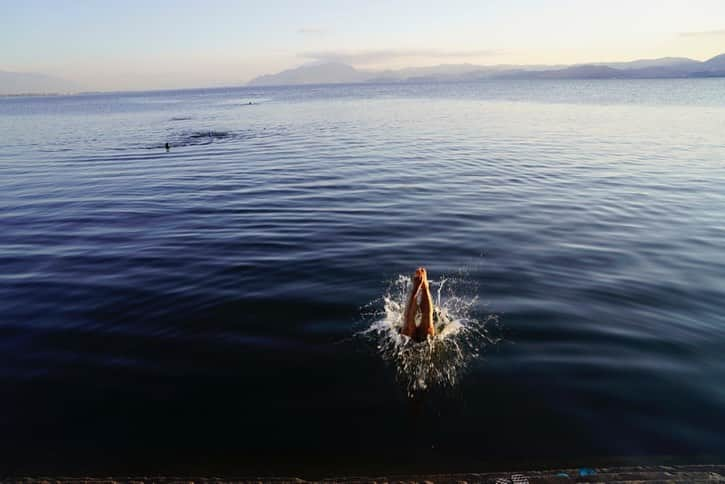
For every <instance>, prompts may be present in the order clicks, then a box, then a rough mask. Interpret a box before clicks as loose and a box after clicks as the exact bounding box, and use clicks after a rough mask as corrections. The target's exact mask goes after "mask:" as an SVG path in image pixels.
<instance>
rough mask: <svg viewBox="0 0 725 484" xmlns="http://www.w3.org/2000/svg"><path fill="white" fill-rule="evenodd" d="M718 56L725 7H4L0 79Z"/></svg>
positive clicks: (523, 3)
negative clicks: (322, 65)
mask: <svg viewBox="0 0 725 484" xmlns="http://www.w3.org/2000/svg"><path fill="white" fill-rule="evenodd" d="M723 52H725V0H518V1H517V0H488V1H486V0H445V1H435V2H434V1H425V0H415V1H402V0H401V1H394V0H390V1H382V0H358V1H352V0H349V1H346V0H338V1H322V0H265V1H232V0H195V1H191V0H164V1H161V0H159V1H154V0H144V1H136V0H125V1H118V2H116V1H109V0H97V1H92V0H23V1H16V0H0V70H7V71H25V72H42V73H46V74H52V75H57V76H61V77H64V78H66V79H69V80H72V81H75V82H77V83H79V84H81V85H82V86H84V87H86V88H89V89H141V88H174V87H192V86H210V85H229V84H239V83H242V82H246V81H248V80H249V79H251V78H252V77H255V76H257V75H260V74H267V73H271V72H276V71H279V70H282V69H286V68H290V67H296V66H298V65H301V64H304V63H307V62H313V61H324V60H340V61H343V62H348V63H350V64H352V65H354V66H356V67H359V68H364V69H365V68H384V67H393V68H395V67H407V66H418V65H433V64H449V63H462V62H471V63H477V64H500V63H515V64H534V63H536V64H559V63H561V64H569V63H576V62H591V61H618V60H632V59H637V58H653V57H663V56H686V57H692V58H695V59H700V60H703V59H706V58H709V57H712V56H714V55H717V54H720V53H723Z"/></svg>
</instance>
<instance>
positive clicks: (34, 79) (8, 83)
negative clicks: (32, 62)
mask: <svg viewBox="0 0 725 484" xmlns="http://www.w3.org/2000/svg"><path fill="white" fill-rule="evenodd" d="M78 90H80V87H79V86H78V85H77V84H75V83H72V82H70V81H66V80H65V79H61V78H59V77H53V76H46V75H45V74H35V73H29V72H7V71H0V95H18V94H59V93H61V94H62V93H68V92H77V91H78Z"/></svg>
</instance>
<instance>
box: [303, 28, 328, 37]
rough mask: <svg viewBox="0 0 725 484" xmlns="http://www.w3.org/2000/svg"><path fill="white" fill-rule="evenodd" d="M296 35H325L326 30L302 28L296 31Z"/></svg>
mask: <svg viewBox="0 0 725 484" xmlns="http://www.w3.org/2000/svg"><path fill="white" fill-rule="evenodd" d="M297 33H298V34H300V35H325V34H326V33H327V30H326V29H321V28H318V27H302V28H300V29H297Z"/></svg>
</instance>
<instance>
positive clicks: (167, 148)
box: [165, 142, 171, 151]
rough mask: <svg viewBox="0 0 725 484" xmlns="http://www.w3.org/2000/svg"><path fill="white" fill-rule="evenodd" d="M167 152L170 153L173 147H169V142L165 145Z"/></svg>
mask: <svg viewBox="0 0 725 484" xmlns="http://www.w3.org/2000/svg"><path fill="white" fill-rule="evenodd" d="M165 148H166V151H169V150H170V149H171V146H169V143H168V142H167V143H166V145H165Z"/></svg>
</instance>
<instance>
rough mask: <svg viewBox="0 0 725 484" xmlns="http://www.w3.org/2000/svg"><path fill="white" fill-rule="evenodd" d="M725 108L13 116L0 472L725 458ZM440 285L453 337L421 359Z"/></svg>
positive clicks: (34, 101) (272, 104)
mask: <svg viewBox="0 0 725 484" xmlns="http://www.w3.org/2000/svg"><path fill="white" fill-rule="evenodd" d="M723 92H725V80H723V79H703V80H686V79H683V80H656V81H648V80H636V81H624V80H621V81H620V80H616V81H554V80H552V81H525V82H506V81H495V82H494V81H492V82H481V83H470V84H417V85H410V84H406V85H397V84H396V85H359V86H309V87H305V88H249V89H246V88H240V89H216V90H196V91H175V92H151V93H133V94H103V95H100V94H99V95H83V96H68V97H48V98H9V99H0V133H2V135H1V136H0V138H1V142H0V388H2V389H3V390H5V391H4V392H3V393H2V398H0V435H2V436H3V437H4V438H3V439H0V453H1V454H2V455H5V456H10V457H8V458H6V459H4V460H5V461H6V462H11V463H13V464H14V465H16V466H17V468H23V466H25V468H28V469H31V470H37V469H38V467H42V468H45V469H49V470H53V469H66V470H70V471H76V470H78V469H88V468H89V467H90V466H93V465H95V466H97V467H98V469H99V474H100V475H108V474H111V473H113V472H111V471H113V469H114V468H115V469H117V470H119V472H129V471H131V470H137V471H138V472H131V474H133V473H139V474H141V473H145V472H147V470H148V469H157V470H158V471H160V472H165V473H167V474H170V475H178V474H184V473H187V474H194V471H198V475H209V474H213V473H214V472H213V471H209V468H212V469H220V468H225V469H229V470H231V471H239V470H240V469H242V470H244V471H249V472H243V474H256V473H259V475H263V474H269V473H274V474H277V475H299V474H300V473H301V472H303V471H306V470H313V471H315V472H316V474H315V475H318V476H319V475H323V476H324V475H335V474H341V473H348V472H349V473H354V474H356V475H357V474H358V472H359V473H361V474H362V473H363V472H365V471H369V472H370V473H371V474H377V473H387V474H390V473H392V472H393V471H395V470H397V471H401V472H402V471H408V472H416V473H417V472H425V471H432V472H444V471H450V470H462V469H467V470H486V469H488V468H491V467H495V466H496V465H499V466H501V465H503V466H505V467H508V468H519V467H520V464H521V463H523V462H533V461H534V460H535V461H536V462H544V463H545V465H546V466H551V467H555V466H556V465H557V464H561V463H564V462H565V463H572V462H577V463H581V464H582V465H585V466H588V465H591V461H590V459H591V458H592V456H596V457H600V458H605V459H606V458H614V457H613V456H615V457H616V458H620V457H621V456H624V457H632V458H638V456H652V457H653V458H655V459H656V458H659V457H661V456H665V455H667V456H675V457H676V458H681V459H682V460H684V461H692V460H695V459H697V458H698V457H700V456H703V455H706V456H709V458H708V460H709V461H712V459H713V456H714V458H716V457H718V456H721V455H723V454H724V453H725V419H723V418H722V416H723V413H724V412H725V390H723V387H722V384H721V383H722V381H723V380H724V379H725V360H723V356H722V348H723V346H724V345H725V311H724V310H723V301H725V284H723V280H724V279H723V274H725V244H724V242H723V241H725V225H724V224H723V220H725V217H723V211H724V210H725V208H724V207H725V164H723V160H725V144H724V143H723V132H725V97H723V95H722V93H723ZM250 101H253V102H254V104H253V105H251V106H250V105H249V104H248V103H249V102H250ZM167 142H168V143H169V144H170V145H171V149H170V151H169V152H168V153H167V152H166V151H165V149H164V145H165V143H167ZM420 265H424V266H425V267H426V268H428V270H429V272H430V274H432V275H434V277H435V279H436V284H435V286H434V294H435V297H436V299H437V306H438V308H439V312H438V324H440V325H441V328H440V329H441V331H440V335H439V337H438V338H436V339H435V340H433V341H432V342H429V343H426V344H422V345H411V344H407V343H406V342H405V341H404V339H402V338H401V337H400V336H399V334H398V332H397V325H398V324H399V321H400V314H401V311H402V302H403V301H404V299H405V297H406V292H407V285H408V279H407V277H408V276H406V277H402V276H399V275H400V274H406V275H409V274H410V273H411V271H412V270H413V269H414V268H416V267H418V266H420ZM459 272H460V273H462V274H463V275H461V276H458V275H455V274H458V273H459ZM371 301H372V303H370V302H371ZM361 308H362V309H361ZM493 315H495V318H494V316H493ZM361 319H362V323H361ZM361 324H362V326H361ZM494 343H495V344H494ZM411 394H412V395H414V396H415V398H410V397H409V396H410V395H411ZM410 402H414V403H415V404H417V402H423V404H421V405H419V406H418V407H417V410H415V411H411V403H410ZM416 412H417V413H416ZM109 436H113V437H112V438H109ZM401 449H405V450H406V451H405V452H401ZM2 461H3V459H0V463H2ZM580 461H581V462H580ZM542 465H544V464H542ZM114 466H115V467H114ZM205 466H208V467H207V468H205ZM4 471H5V469H3V468H0V476H2V475H5V474H4ZM59 472H60V471H59ZM80 472H81V471H78V472H72V473H74V474H78V473H80ZM33 473H34V474H36V475H37V474H38V472H33ZM50 473H51V474H52V473H53V472H50ZM231 473H233V474H234V475H239V474H240V473H239V472H231Z"/></svg>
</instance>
